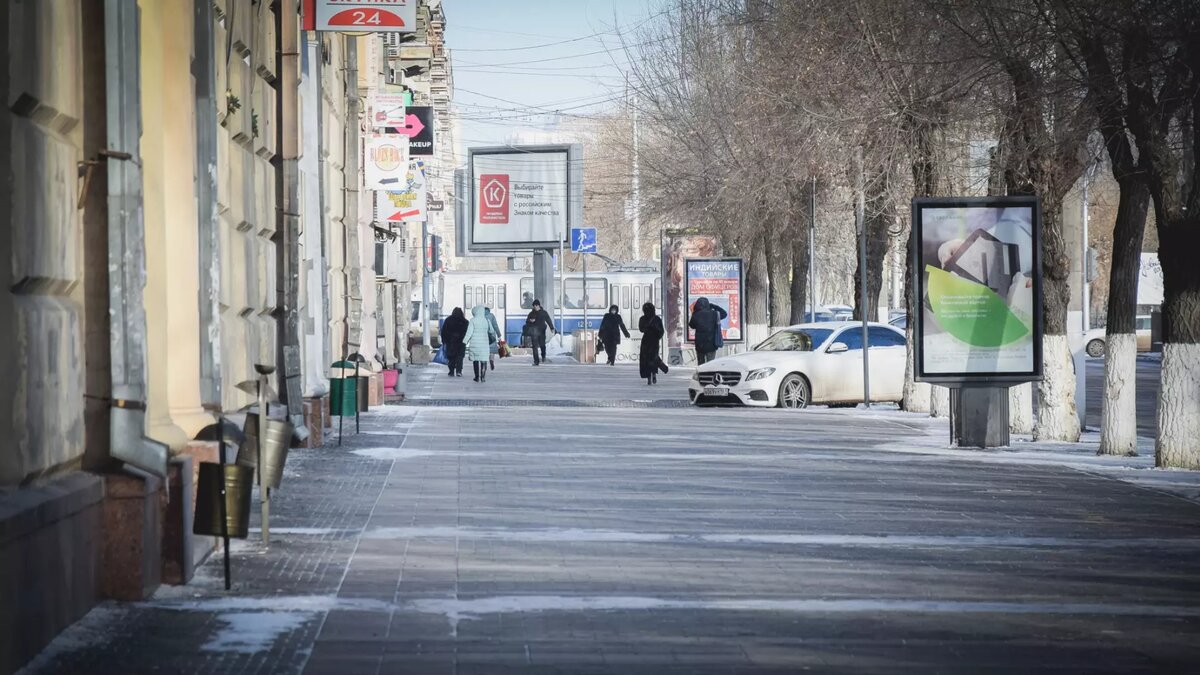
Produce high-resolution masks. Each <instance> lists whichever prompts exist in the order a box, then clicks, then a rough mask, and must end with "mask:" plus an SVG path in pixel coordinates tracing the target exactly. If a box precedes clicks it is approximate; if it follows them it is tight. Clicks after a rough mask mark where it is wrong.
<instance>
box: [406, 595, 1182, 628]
mask: <svg viewBox="0 0 1200 675" xmlns="http://www.w3.org/2000/svg"><path fill="white" fill-rule="evenodd" d="M400 608H401V609H409V610H412V611H416V612H420V613H422V614H440V615H442V616H445V617H446V619H447V620H448V621H449V622H450V625H451V628H452V630H453V631H455V632H457V628H458V623H459V622H460V621H464V620H473V619H477V618H479V617H480V616H485V615H489V614H515V613H522V612H597V611H629V610H641V611H646V610H690V611H697V610H699V611H731V612H789V613H817V614H842V613H886V612H904V613H924V614H1042V615H1046V614H1051V615H1079V616H1091V615H1095V616H1158V617H1200V607H1186V606H1155V605H1127V604H1107V603H1053V602H975V601H954V600H915V599H913V600H909V599H897V600H885V599H864V600H816V599H803V598H801V599H777V598H771V599H757V598H745V599H726V600H682V599H676V598H655V597H638V596H567V595H508V596H494V597H489V598H473V599H469V600H460V599H454V598H431V599H421V600H412V601H409V602H407V603H404V604H402V605H401V606H400Z"/></svg>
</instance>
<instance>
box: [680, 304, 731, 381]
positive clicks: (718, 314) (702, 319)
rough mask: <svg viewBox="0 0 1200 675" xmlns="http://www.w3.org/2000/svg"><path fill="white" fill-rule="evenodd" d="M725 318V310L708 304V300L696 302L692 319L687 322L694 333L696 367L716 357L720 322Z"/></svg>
mask: <svg viewBox="0 0 1200 675" xmlns="http://www.w3.org/2000/svg"><path fill="white" fill-rule="evenodd" d="M726 316H728V314H727V313H726V312H725V310H723V309H721V308H720V307H718V306H717V305H714V304H712V303H711V302H709V301H708V298H700V299H699V300H697V301H696V306H695V308H694V309H693V310H692V319H691V321H688V326H690V327H691V329H692V330H694V331H696V365H700V366H702V365H704V364H706V363H708V362H709V361H712V360H713V359H715V358H716V357H717V348H718V347H719V346H720V344H719V342H718V341H719V339H720V337H719V336H720V335H721V320H722V319H724V318H725V317H726Z"/></svg>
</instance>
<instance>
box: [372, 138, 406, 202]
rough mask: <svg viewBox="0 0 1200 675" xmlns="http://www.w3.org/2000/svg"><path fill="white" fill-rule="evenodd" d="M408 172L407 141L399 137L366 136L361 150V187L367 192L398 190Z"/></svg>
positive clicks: (404, 182) (403, 183)
mask: <svg viewBox="0 0 1200 675" xmlns="http://www.w3.org/2000/svg"><path fill="white" fill-rule="evenodd" d="M407 172H408V141H407V139H405V138H403V137H400V136H391V135H386V134H374V135H371V136H367V139H366V142H365V144H364V148H363V185H364V187H366V189H368V190H400V189H403V188H404V186H405V185H406V184H407V183H406V174H407Z"/></svg>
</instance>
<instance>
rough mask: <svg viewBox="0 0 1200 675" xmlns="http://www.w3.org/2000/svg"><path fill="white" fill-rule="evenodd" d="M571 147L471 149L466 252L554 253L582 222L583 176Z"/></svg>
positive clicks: (578, 160) (578, 161) (578, 159)
mask: <svg viewBox="0 0 1200 675" xmlns="http://www.w3.org/2000/svg"><path fill="white" fill-rule="evenodd" d="M580 159H581V158H577V157H576V155H575V153H574V151H573V150H572V149H571V146H534V147H527V148H520V147H506V148H472V149H471V150H470V152H469V165H470V166H469V169H468V171H469V195H470V207H471V208H470V214H471V215H470V221H469V235H470V236H469V247H470V249H472V250H475V251H484V250H522V249H524V250H532V249H547V248H558V247H559V245H561V244H562V243H563V242H565V241H566V240H567V233H568V231H569V230H570V228H571V225H572V224H573V223H581V222H582V218H581V217H580V216H581V210H582V200H583V190H582V178H583V176H582V170H581V166H580V165H581V161H580Z"/></svg>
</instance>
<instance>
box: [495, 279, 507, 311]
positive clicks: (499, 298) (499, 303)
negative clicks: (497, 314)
mask: <svg viewBox="0 0 1200 675" xmlns="http://www.w3.org/2000/svg"><path fill="white" fill-rule="evenodd" d="M507 295H508V286H506V285H505V284H500V292H498V293H497V294H496V307H497V308H498V309H504V303H505V302H507V301H508V298H507V297H506V296H507Z"/></svg>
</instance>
